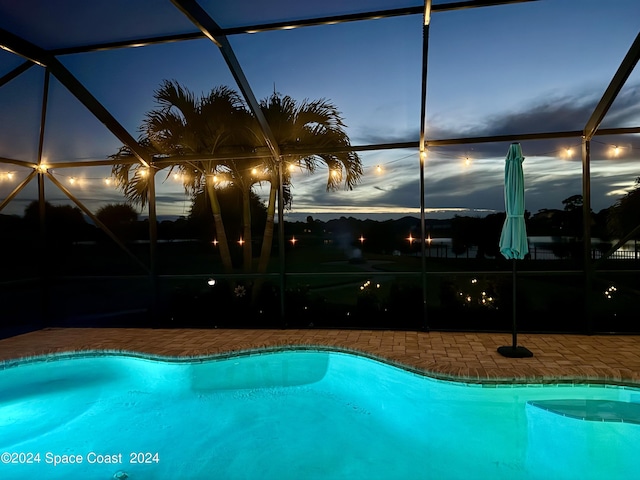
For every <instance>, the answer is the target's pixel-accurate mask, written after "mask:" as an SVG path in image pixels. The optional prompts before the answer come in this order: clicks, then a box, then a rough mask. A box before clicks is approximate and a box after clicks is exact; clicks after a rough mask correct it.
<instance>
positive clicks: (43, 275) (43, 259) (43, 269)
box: [37, 69, 51, 326]
mask: <svg viewBox="0 0 640 480" xmlns="http://www.w3.org/2000/svg"><path fill="white" fill-rule="evenodd" d="M49 77H50V75H49V69H46V70H45V72H44V85H43V86H42V108H41V110H40V132H39V134H38V158H37V162H38V213H39V215H38V216H39V219H40V232H39V233H40V251H41V252H47V228H46V210H47V208H46V207H47V204H46V198H45V192H44V175H45V170H44V169H42V168H40V167H41V166H42V153H43V148H44V131H45V127H46V124H47V121H46V119H47V104H48V102H49ZM38 263H39V267H40V272H39V274H40V312H41V314H42V319H43V322H44V325H45V326H46V325H47V323H48V322H47V319H48V318H49V315H50V313H51V312H50V308H51V305H50V297H51V291H50V289H49V278H50V275H51V274H50V270H51V269H50V268H49V256H48V255H40V256H39V261H38Z"/></svg>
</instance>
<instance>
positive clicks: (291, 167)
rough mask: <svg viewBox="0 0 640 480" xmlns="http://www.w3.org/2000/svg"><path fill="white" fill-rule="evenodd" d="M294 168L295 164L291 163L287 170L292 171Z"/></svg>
mask: <svg viewBox="0 0 640 480" xmlns="http://www.w3.org/2000/svg"><path fill="white" fill-rule="evenodd" d="M295 169H296V166H295V165H294V164H293V163H290V164H289V171H290V172H293V171H294V170H295Z"/></svg>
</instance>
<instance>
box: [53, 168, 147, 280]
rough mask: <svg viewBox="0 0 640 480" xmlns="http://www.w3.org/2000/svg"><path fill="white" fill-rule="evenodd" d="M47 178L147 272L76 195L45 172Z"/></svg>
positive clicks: (136, 258) (138, 260)
mask: <svg viewBox="0 0 640 480" xmlns="http://www.w3.org/2000/svg"><path fill="white" fill-rule="evenodd" d="M46 175H47V178H49V180H51V183H53V184H54V185H55V186H56V187H58V188H59V189H60V191H61V192H62V193H64V194H65V195H66V196H67V197H69V199H70V200H71V201H72V202H73V203H75V204H76V205H77V206H78V208H80V210H82V211H83V212H84V213H85V215H87V216H88V217H89V218H90V219H91V220H93V222H94V223H95V224H96V226H97V227H98V228H100V229H101V230H102V231H103V232H104V233H106V234H107V235H108V236H109V238H111V240H113V241H114V242H115V243H116V245H118V246H119V247H120V248H121V249H122V250H123V251H124V252H125V253H126V254H127V255H129V256H130V257H131V258H132V259H133V260H134V261H135V262H136V263H137V264H138V265H140V267H141V268H142V269H143V270H144V271H145V272H149V269H148V268H147V266H146V265H145V264H144V263H142V262H141V261H140V259H139V258H138V257H136V256H135V255H134V254H133V253H132V252H131V250H129V249H128V248H127V247H126V245H125V244H124V243H122V242H121V241H120V239H119V238H118V237H117V236H116V235H115V234H114V233H113V232H112V231H111V230H109V228H108V227H107V226H106V225H105V224H104V223H102V222H101V221H100V219H99V218H98V217H96V216H95V215H94V214H93V213H92V212H91V210H89V209H88V208H87V207H86V206H85V205H84V204H83V203H82V202H81V201H80V200H78V199H77V198H76V196H75V195H74V194H73V193H71V192H70V191H69V190H68V189H67V187H65V186H64V185H62V183H60V182H59V181H58V179H57V178H56V177H54V176H53V175H51V173H49V172H46Z"/></svg>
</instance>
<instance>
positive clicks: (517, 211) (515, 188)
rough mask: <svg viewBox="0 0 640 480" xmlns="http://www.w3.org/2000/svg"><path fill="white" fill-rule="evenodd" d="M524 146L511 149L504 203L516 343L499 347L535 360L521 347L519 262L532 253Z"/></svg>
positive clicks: (514, 145) (503, 241)
mask: <svg viewBox="0 0 640 480" xmlns="http://www.w3.org/2000/svg"><path fill="white" fill-rule="evenodd" d="M523 161H524V157H523V156H522V147H521V146H520V144H519V143H512V144H511V145H510V146H509V153H507V159H506V161H505V168H504V204H505V209H506V213H507V218H506V219H505V221H504V225H503V226H502V233H501V235H500V253H502V255H503V256H504V257H505V258H507V259H511V261H512V271H513V279H512V287H513V342H512V344H511V345H508V346H504V347H499V348H498V352H499V353H500V354H501V355H504V356H505V357H511V358H523V357H532V356H533V353H531V351H530V350H528V349H527V348H525V347H519V346H518V330H517V324H516V260H519V259H523V258H524V257H525V255H527V254H528V253H529V246H528V244H527V229H526V226H525V223H524V173H523V171H522V162H523Z"/></svg>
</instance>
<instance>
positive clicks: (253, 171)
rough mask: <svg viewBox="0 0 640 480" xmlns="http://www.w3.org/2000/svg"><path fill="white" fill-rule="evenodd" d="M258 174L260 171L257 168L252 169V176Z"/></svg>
mask: <svg viewBox="0 0 640 480" xmlns="http://www.w3.org/2000/svg"><path fill="white" fill-rule="evenodd" d="M257 174H258V169H257V168H252V169H251V175H254V176H255V175H257Z"/></svg>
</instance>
